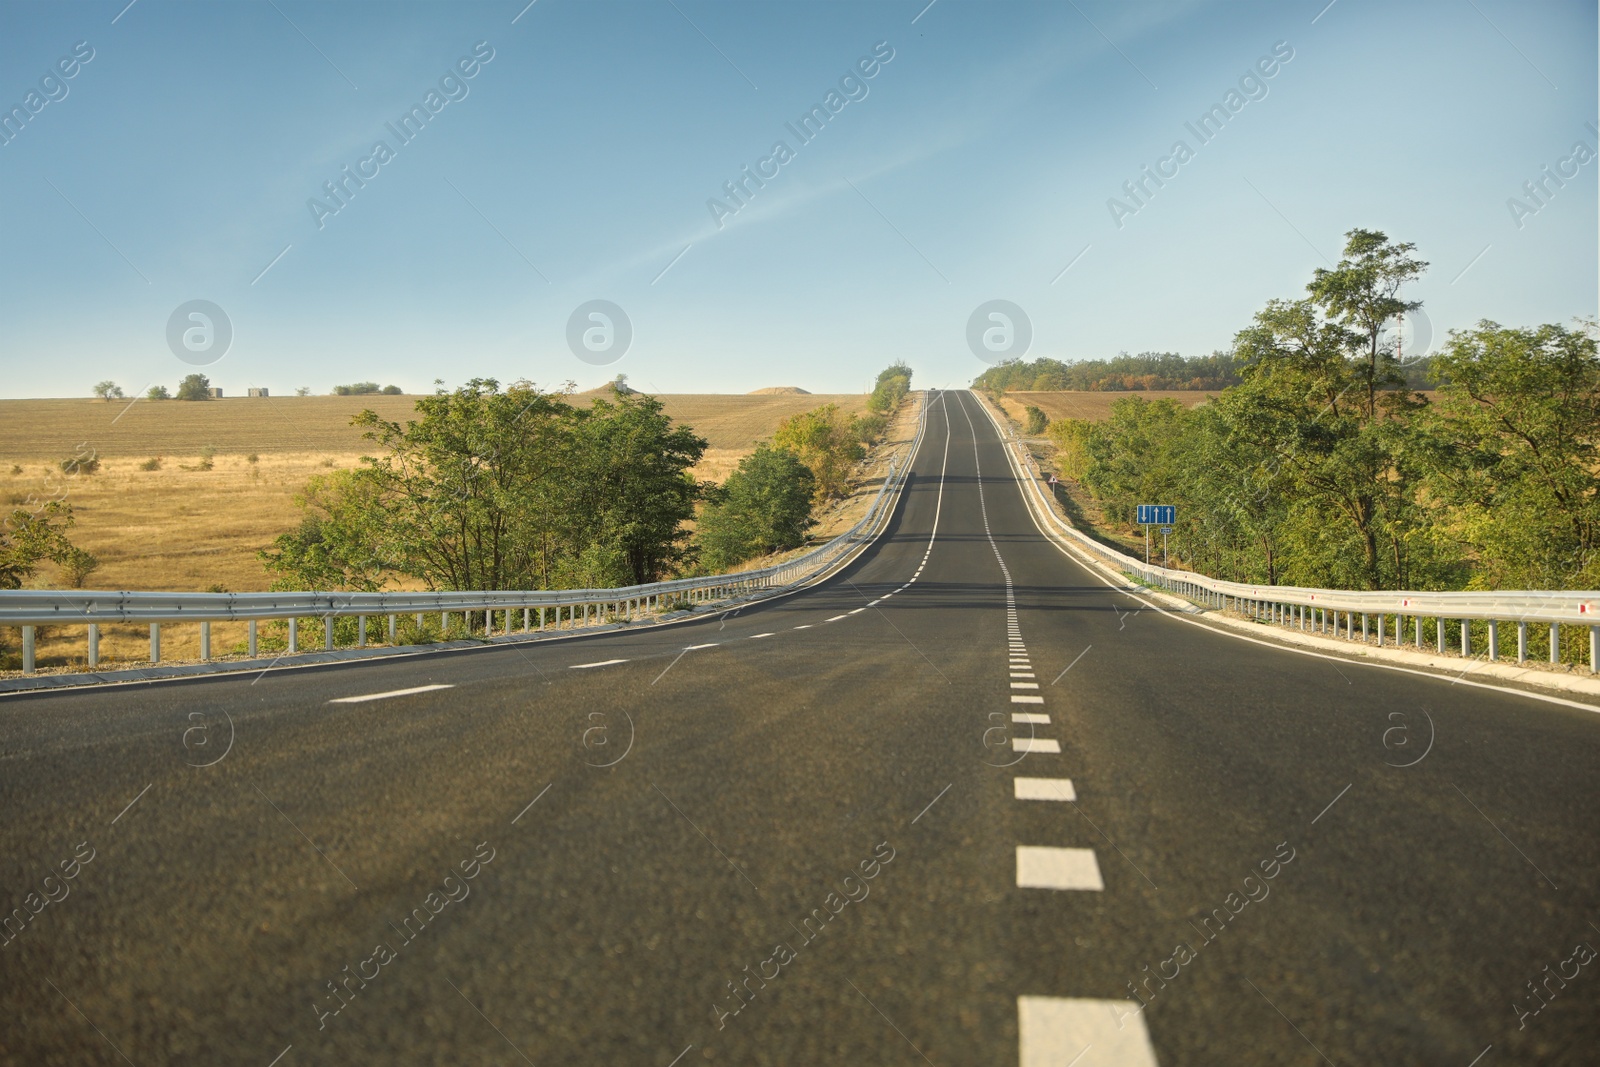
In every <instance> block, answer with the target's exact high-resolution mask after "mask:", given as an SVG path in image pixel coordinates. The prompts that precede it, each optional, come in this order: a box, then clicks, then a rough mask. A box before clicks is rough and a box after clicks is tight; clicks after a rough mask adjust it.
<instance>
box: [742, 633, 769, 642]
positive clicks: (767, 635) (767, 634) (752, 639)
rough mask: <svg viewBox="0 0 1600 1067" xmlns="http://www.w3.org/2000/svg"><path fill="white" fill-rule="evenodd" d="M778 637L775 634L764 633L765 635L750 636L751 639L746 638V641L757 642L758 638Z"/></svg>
mask: <svg viewBox="0 0 1600 1067" xmlns="http://www.w3.org/2000/svg"><path fill="white" fill-rule="evenodd" d="M776 636H777V635H776V634H774V633H764V634H751V635H750V636H749V637H747V638H745V640H747V641H754V640H755V639H756V638H758V637H776Z"/></svg>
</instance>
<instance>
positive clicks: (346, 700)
mask: <svg viewBox="0 0 1600 1067" xmlns="http://www.w3.org/2000/svg"><path fill="white" fill-rule="evenodd" d="M617 662H619V663H620V662H622V661H621V660H618V661H617ZM454 688H455V686H453V685H419V686H416V687H414V688H411V689H391V690H389V691H388V692H387V693H365V694H363V695H361V696H358V697H338V698H336V699H334V700H330V701H328V703H330V704H364V703H366V702H367V701H369V700H384V699H386V698H388V697H405V696H410V695H411V694H412V693H431V692H433V691H434V690H435V689H454Z"/></svg>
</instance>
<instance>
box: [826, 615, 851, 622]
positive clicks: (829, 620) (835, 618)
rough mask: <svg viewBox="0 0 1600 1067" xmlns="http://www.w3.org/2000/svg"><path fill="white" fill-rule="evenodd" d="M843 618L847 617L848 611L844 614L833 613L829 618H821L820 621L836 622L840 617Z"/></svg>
mask: <svg viewBox="0 0 1600 1067" xmlns="http://www.w3.org/2000/svg"><path fill="white" fill-rule="evenodd" d="M845 618H849V614H848V613H846V614H844V615H835V616H834V617H833V618H831V619H823V620H822V621H823V622H838V621H839V620H840V619H845Z"/></svg>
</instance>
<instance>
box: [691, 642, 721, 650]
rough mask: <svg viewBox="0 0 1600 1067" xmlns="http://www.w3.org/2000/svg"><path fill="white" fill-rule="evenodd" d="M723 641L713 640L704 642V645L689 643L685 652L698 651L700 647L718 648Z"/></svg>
mask: <svg viewBox="0 0 1600 1067" xmlns="http://www.w3.org/2000/svg"><path fill="white" fill-rule="evenodd" d="M721 643H722V642H720V641H711V642H709V643H707V644H704V645H689V646H688V647H687V648H685V649H684V651H685V652H695V651H698V650H699V649H702V648H716V647H717V646H718V645H719V644H721Z"/></svg>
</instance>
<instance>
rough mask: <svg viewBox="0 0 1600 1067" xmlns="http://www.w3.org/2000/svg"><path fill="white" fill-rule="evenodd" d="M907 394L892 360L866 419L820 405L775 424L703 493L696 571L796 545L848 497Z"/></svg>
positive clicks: (905, 369) (900, 366)
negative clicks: (826, 510) (823, 511)
mask: <svg viewBox="0 0 1600 1067" xmlns="http://www.w3.org/2000/svg"><path fill="white" fill-rule="evenodd" d="M910 389H911V368H910V367H909V366H907V365H906V364H905V363H901V362H897V363H895V364H893V365H892V366H890V367H888V368H886V369H885V370H884V371H883V372H882V373H880V374H879V375H878V380H877V385H876V387H875V388H874V389H873V392H872V394H871V396H870V397H869V398H868V401H867V408H868V412H869V413H868V414H866V415H851V414H846V413H845V412H843V411H841V410H840V408H839V406H838V405H837V404H823V405H821V406H819V407H816V408H813V409H811V410H810V411H805V412H801V413H799V414H796V415H791V416H789V417H788V418H786V419H784V420H783V421H782V422H780V423H779V424H778V429H777V432H776V433H774V434H773V436H772V441H771V443H770V444H767V443H763V444H761V445H760V446H758V447H757V449H756V451H755V452H754V453H753V454H752V455H749V456H746V457H745V458H744V460H742V461H741V462H740V464H739V467H738V469H737V470H735V471H734V472H733V473H732V474H730V475H729V476H728V479H727V480H726V481H725V482H723V483H722V485H720V486H718V485H707V486H706V487H705V500H706V503H705V507H704V508H703V509H702V510H701V513H700V518H699V523H698V527H697V530H696V533H695V546H696V548H697V549H698V551H699V567H700V570H701V571H702V572H704V573H715V572H717V571H725V570H728V569H730V568H732V567H735V566H737V565H739V564H741V563H745V562H747V561H749V560H752V559H756V558H759V557H761V556H765V555H770V554H772V553H774V552H783V551H787V550H790V549H794V548H798V547H800V546H801V545H803V544H804V543H805V540H806V531H808V530H810V529H811V528H812V527H814V526H815V525H816V524H817V520H816V513H817V511H818V509H820V508H822V507H824V506H826V505H828V504H830V503H832V502H833V501H835V500H838V499H841V498H843V497H846V496H848V495H849V494H850V490H851V484H850V477H851V474H852V473H853V471H854V470H855V467H856V464H857V463H859V462H860V461H861V460H862V458H863V457H865V455H866V453H867V449H868V448H869V447H871V446H872V445H874V444H876V443H877V442H878V441H880V440H881V439H882V438H883V435H884V433H885V432H886V431H887V429H888V427H889V423H890V420H891V418H892V417H893V416H894V414H895V413H896V412H897V411H898V410H899V408H900V405H901V404H902V403H904V401H905V398H906V395H907V394H908V393H909V392H910Z"/></svg>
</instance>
